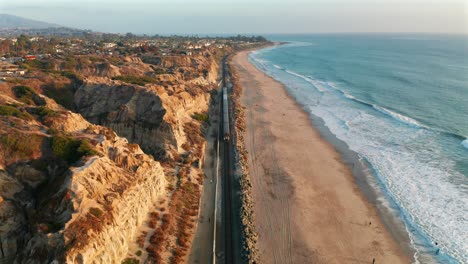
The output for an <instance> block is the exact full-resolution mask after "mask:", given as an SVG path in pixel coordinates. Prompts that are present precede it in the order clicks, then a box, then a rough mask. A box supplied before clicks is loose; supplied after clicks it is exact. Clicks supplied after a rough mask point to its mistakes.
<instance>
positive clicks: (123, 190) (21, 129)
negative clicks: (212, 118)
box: [0, 99, 167, 263]
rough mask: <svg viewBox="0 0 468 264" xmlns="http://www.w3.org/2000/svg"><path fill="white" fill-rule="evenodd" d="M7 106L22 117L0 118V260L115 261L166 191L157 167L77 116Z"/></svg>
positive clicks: (134, 147) (138, 151) (108, 132)
mask: <svg viewBox="0 0 468 264" xmlns="http://www.w3.org/2000/svg"><path fill="white" fill-rule="evenodd" d="M11 100H13V99H11ZM11 100H10V101H11ZM0 103H1V102H0ZM17 103H18V104H20V102H17ZM0 106H1V107H6V105H0ZM14 108H15V109H18V111H19V112H20V113H23V115H18V116H19V117H16V116H11V115H10V116H6V115H0V122H1V123H0V136H1V137H0V138H1V140H0V150H1V154H2V155H1V159H0V219H1V221H0V249H1V250H0V261H1V262H3V263H11V262H13V261H15V262H17V263H51V262H52V261H54V260H55V261H56V262H57V263H63V262H64V261H66V262H67V263H119V262H120V261H122V259H123V258H124V257H125V256H126V255H127V253H128V244H129V243H130V242H131V241H132V240H133V239H134V236H136V231H137V228H138V227H139V226H140V225H141V224H142V223H143V220H144V219H146V217H147V214H148V212H149V210H150V208H152V207H153V206H154V204H155V203H156V202H157V201H158V200H159V199H162V198H165V197H166V196H167V193H166V189H165V188H166V178H165V175H164V171H163V169H162V167H161V165H160V164H159V163H158V162H156V161H154V159H153V158H152V157H150V156H148V155H146V154H144V153H143V151H142V150H141V149H140V148H139V146H138V145H135V144H129V143H128V142H127V140H126V139H124V138H120V137H118V136H117V135H116V134H115V133H114V132H112V131H111V130H109V129H107V128H104V127H101V126H96V125H92V124H90V123H88V122H87V121H85V120H84V119H83V118H82V117H81V116H80V115H78V114H74V113H71V112H68V111H52V110H48V112H47V114H46V115H44V114H43V113H40V112H38V111H39V110H44V108H40V107H33V106H26V105H19V106H16V107H14ZM56 142H60V144H58V143H56ZM83 142H86V144H84V143H83ZM76 143H77V144H78V145H76ZM73 144H75V145H76V148H75V149H73V150H70V149H69V148H73V146H74V145H73ZM88 144H89V145H88ZM84 145H86V147H83V146H84ZM59 147H63V148H59ZM86 148H88V149H87V151H86V152H83V153H84V154H83V155H79V156H76V157H75V156H69V154H70V153H71V154H77V153H79V151H84V149H86ZM70 151H71V152H70ZM75 152H76V153H75Z"/></svg>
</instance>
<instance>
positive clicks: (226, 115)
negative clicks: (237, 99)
mask: <svg viewBox="0 0 468 264" xmlns="http://www.w3.org/2000/svg"><path fill="white" fill-rule="evenodd" d="M230 135H231V130H230V129H229V101H228V91H227V88H226V87H223V139H224V141H229V139H230V138H231V137H230Z"/></svg>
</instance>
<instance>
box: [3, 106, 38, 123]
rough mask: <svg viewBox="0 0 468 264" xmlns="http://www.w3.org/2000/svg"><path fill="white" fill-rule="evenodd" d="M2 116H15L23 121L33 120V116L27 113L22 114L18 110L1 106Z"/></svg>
mask: <svg viewBox="0 0 468 264" xmlns="http://www.w3.org/2000/svg"><path fill="white" fill-rule="evenodd" d="M0 115H3V116H14V117H18V118H21V119H26V120H31V119H32V116H31V115H30V114H28V113H26V112H21V111H20V110H19V109H18V108H16V107H13V106H9V105H0Z"/></svg>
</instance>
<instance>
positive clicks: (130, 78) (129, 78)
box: [112, 75, 156, 86]
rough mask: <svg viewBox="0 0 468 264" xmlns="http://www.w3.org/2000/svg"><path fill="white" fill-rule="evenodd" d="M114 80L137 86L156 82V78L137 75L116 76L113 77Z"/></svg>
mask: <svg viewBox="0 0 468 264" xmlns="http://www.w3.org/2000/svg"><path fill="white" fill-rule="evenodd" d="M112 80H119V81H122V82H126V83H132V84H136V85H142V86H143V85H145V84H147V83H153V82H156V80H155V79H154V78H151V77H148V76H136V75H122V76H116V77H112Z"/></svg>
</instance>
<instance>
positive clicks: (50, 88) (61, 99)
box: [42, 83, 76, 110]
mask: <svg viewBox="0 0 468 264" xmlns="http://www.w3.org/2000/svg"><path fill="white" fill-rule="evenodd" d="M42 90H43V91H44V94H45V95H46V96H48V97H50V98H52V99H54V100H55V101H56V102H57V103H59V104H61V105H62V106H64V107H65V108H67V109H70V110H73V109H74V108H75V103H74V99H75V90H76V89H75V88H74V86H73V84H68V85H63V84H58V83H48V84H45V85H43V86H42Z"/></svg>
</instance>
